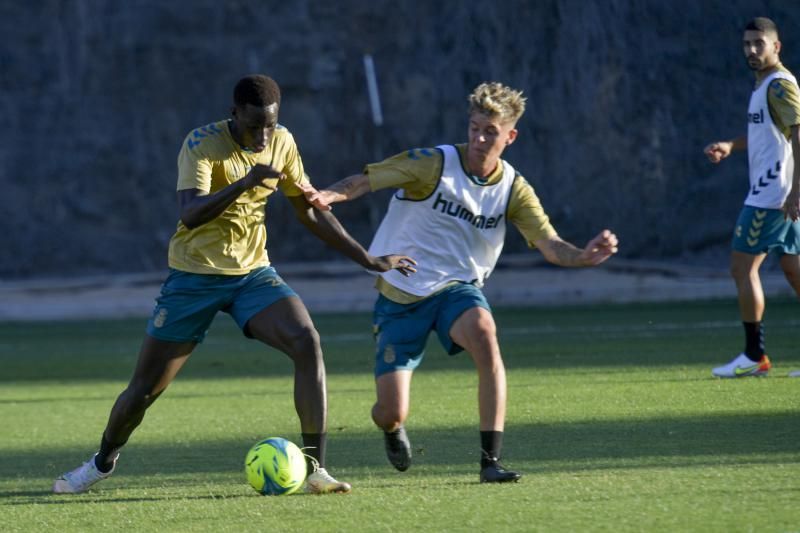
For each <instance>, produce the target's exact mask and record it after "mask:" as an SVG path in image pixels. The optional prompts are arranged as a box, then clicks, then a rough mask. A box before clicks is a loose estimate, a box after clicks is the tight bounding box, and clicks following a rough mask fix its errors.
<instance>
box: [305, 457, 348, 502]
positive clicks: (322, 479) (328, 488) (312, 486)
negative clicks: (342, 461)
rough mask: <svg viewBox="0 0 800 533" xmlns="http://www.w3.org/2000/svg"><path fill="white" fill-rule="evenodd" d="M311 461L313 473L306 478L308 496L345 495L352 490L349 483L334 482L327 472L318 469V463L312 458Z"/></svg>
mask: <svg viewBox="0 0 800 533" xmlns="http://www.w3.org/2000/svg"><path fill="white" fill-rule="evenodd" d="M311 461H312V463H313V468H314V471H313V472H312V473H311V474H309V475H308V477H307V478H306V489H305V490H306V492H308V493H310V494H331V493H340V494H345V493H348V492H350V491H351V490H352V489H353V487H351V486H350V483H345V482H343V481H336V480H335V479H334V478H333V476H332V475H330V474H329V473H328V471H327V470H325V469H324V468H320V467H319V463H318V462H317V460H316V459H314V458H313V457H312V458H311Z"/></svg>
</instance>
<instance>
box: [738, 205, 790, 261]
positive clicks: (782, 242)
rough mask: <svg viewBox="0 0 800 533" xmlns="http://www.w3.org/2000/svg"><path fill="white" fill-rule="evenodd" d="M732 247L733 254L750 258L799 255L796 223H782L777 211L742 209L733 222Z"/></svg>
mask: <svg viewBox="0 0 800 533" xmlns="http://www.w3.org/2000/svg"><path fill="white" fill-rule="evenodd" d="M732 246H733V249H734V250H736V251H737V252H742V253H745V254H751V255H760V254H766V253H769V252H771V251H772V250H777V251H778V252H779V253H781V254H790V255H797V254H798V253H800V221H797V222H792V221H791V220H789V219H785V218H784V216H783V211H781V210H780V209H761V208H758V207H752V206H749V205H746V206H744V207H743V208H742V211H741V212H740V213H739V219H738V220H737V221H736V229H735V230H734V232H733V243H732Z"/></svg>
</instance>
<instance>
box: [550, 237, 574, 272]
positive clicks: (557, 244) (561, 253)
mask: <svg viewBox="0 0 800 533" xmlns="http://www.w3.org/2000/svg"><path fill="white" fill-rule="evenodd" d="M550 251H551V252H552V256H553V257H552V260H551V262H552V263H556V264H558V265H561V266H566V267H571V266H581V263H580V261H579V260H578V258H579V257H580V254H581V250H580V249H578V248H576V247H575V246H573V245H572V244H570V243H568V242H566V241H562V240H557V241H553V242H551V243H550Z"/></svg>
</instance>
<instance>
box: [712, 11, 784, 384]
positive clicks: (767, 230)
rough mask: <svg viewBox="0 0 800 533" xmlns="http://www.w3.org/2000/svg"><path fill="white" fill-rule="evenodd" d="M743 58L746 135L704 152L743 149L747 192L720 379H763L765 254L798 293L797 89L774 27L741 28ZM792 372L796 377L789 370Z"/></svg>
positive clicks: (761, 21)
mask: <svg viewBox="0 0 800 533" xmlns="http://www.w3.org/2000/svg"><path fill="white" fill-rule="evenodd" d="M743 48H744V56H745V58H746V59H747V65H748V66H749V67H750V69H751V70H752V71H753V72H754V73H755V78H756V83H755V87H754V89H753V93H752V95H751V97H750V105H749V108H748V112H747V122H748V124H747V134H746V135H744V136H742V137H738V138H736V139H733V140H730V141H718V142H714V143H711V144H709V145H708V146H706V147H705V149H704V151H705V154H706V155H707V156H708V159H709V160H710V161H711V162H712V163H719V162H720V161H721V160H723V159H725V158H726V157H728V156H729V155H730V154H731V152H733V151H736V150H747V152H748V163H749V164H748V167H749V173H750V190H749V192H748V195H747V198H746V199H745V202H744V207H743V208H742V211H741V213H740V214H739V219H738V220H737V221H736V227H735V229H734V235H733V244H732V248H733V251H732V253H731V275H732V276H733V279H734V281H735V282H736V290H737V293H738V299H739V313H740V315H741V317H742V325H743V326H744V332H745V347H744V351H742V352H741V353H740V354H738V355H737V356H736V357H734V358H733V359H732V360H731V361H730V362H729V363H727V364H725V365H722V366H719V367H716V368H714V369H712V370H711V373H712V375H714V376H716V377H720V378H740V377H747V376H765V375H767V374H768V373H769V370H770V368H771V363H770V360H769V357H768V356H767V354H766V348H765V344H764V330H763V326H762V324H761V320H762V318H763V316H764V291H763V289H762V287H761V278H760V276H759V269H760V268H761V264H762V263H763V262H764V259H765V258H766V257H767V254H768V253H769V252H770V251H773V250H774V251H775V252H776V253H778V254H779V255H780V265H781V269H782V270H783V273H784V274H785V276H786V280H787V281H788V282H789V285H791V287H792V288H793V289H794V291H795V292H796V293H797V294H798V296H800V256H798V254H800V165H798V164H797V163H796V161H795V154H798V153H800V90H798V86H797V80H796V79H795V77H794V76H793V75H792V74H791V73H790V72H789V71H788V70H786V68H785V67H784V66H783V65H782V64H781V62H780V57H779V53H780V51H781V42H780V40H779V39H778V29H777V27H776V26H775V23H774V22H773V21H772V20H770V19H768V18H764V17H758V18H755V19H753V20H751V21H750V22H749V23H748V24H747V25H746V26H745V29H744V39H743ZM791 375H797V373H792V374H791Z"/></svg>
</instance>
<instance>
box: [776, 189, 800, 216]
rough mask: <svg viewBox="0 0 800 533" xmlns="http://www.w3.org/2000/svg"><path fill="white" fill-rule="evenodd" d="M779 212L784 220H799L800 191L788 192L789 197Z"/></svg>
mask: <svg viewBox="0 0 800 533" xmlns="http://www.w3.org/2000/svg"><path fill="white" fill-rule="evenodd" d="M781 210H782V211H783V218H784V220H786V219H791V220H792V222H796V221H797V220H798V219H800V191H796V190H794V189H792V190H791V191H789V196H787V197H786V201H785V202H783V207H781Z"/></svg>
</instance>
